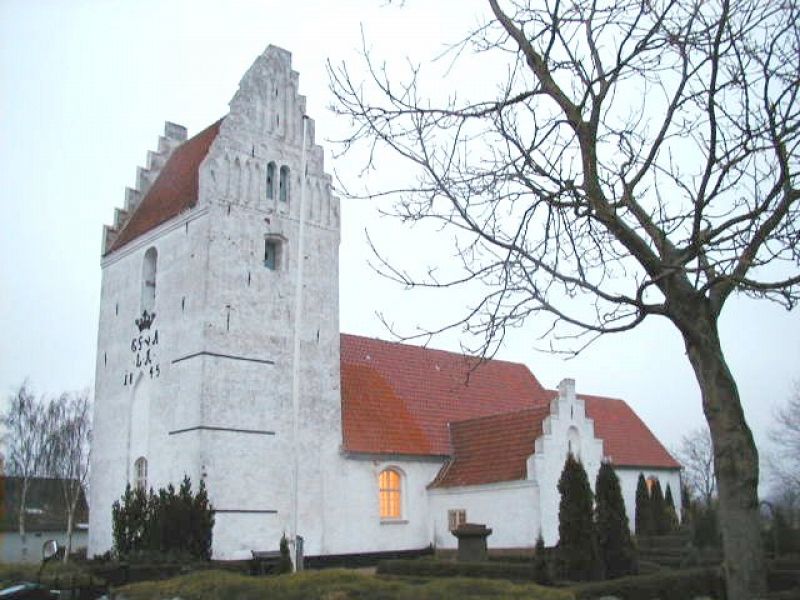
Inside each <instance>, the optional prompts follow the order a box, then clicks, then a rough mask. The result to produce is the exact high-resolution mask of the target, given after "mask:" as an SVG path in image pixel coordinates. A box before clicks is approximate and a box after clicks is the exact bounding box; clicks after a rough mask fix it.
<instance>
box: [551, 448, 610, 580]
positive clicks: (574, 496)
mask: <svg viewBox="0 0 800 600" xmlns="http://www.w3.org/2000/svg"><path fill="white" fill-rule="evenodd" d="M558 491H559V493H560V494H561V501H560V503H559V505H558V536H559V542H558V550H559V558H560V560H561V563H562V564H563V566H564V569H565V573H564V574H565V576H566V577H568V578H569V579H575V580H585V579H594V578H596V577H597V576H598V575H599V571H600V561H599V557H598V551H597V536H596V533H595V528H594V520H593V519H592V512H593V511H592V490H591V488H590V487H589V478H588V477H587V476H586V471H585V470H584V468H583V465H582V464H581V463H580V462H578V461H577V460H575V458H574V457H573V456H572V453H569V454H568V455H567V460H566V462H565V463H564V470H563V471H562V472H561V478H560V479H559V481H558Z"/></svg>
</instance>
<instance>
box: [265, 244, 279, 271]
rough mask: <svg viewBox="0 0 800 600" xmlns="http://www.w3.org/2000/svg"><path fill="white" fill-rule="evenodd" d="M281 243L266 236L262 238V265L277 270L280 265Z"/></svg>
mask: <svg viewBox="0 0 800 600" xmlns="http://www.w3.org/2000/svg"><path fill="white" fill-rule="evenodd" d="M280 250H281V245H280V242H279V241H278V240H275V239H271V238H267V239H266V240H264V266H265V267H267V268H268V269H269V270H270V271H277V270H278V267H279V266H280Z"/></svg>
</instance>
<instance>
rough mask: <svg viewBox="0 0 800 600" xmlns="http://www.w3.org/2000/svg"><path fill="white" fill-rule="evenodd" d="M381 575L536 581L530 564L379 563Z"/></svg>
mask: <svg viewBox="0 0 800 600" xmlns="http://www.w3.org/2000/svg"><path fill="white" fill-rule="evenodd" d="M377 572H378V573H379V574H381V575H405V576H413V577H483V578H486V579H508V580H510V581H533V580H534V575H535V573H534V570H533V569H531V565H530V563H529V564H521V563H510V562H509V563H504V562H498V561H491V562H488V561H487V562H455V561H449V560H439V559H428V558H421V559H416V560H383V561H381V562H379V563H378V569H377Z"/></svg>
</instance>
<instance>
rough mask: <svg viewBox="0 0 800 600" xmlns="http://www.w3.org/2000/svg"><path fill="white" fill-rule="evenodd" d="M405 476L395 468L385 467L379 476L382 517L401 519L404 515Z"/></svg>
mask: <svg viewBox="0 0 800 600" xmlns="http://www.w3.org/2000/svg"><path fill="white" fill-rule="evenodd" d="M402 484H403V478H402V476H401V475H400V472H399V471H397V470H395V469H384V470H383V471H381V474H380V476H379V477H378V492H379V495H380V505H381V519H399V518H400V517H401V516H402V508H403V507H402V502H401V499H402V492H403V488H402Z"/></svg>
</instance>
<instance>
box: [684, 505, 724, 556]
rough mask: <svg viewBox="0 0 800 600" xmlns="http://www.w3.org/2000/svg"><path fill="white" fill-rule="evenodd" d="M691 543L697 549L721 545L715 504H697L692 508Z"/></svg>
mask: <svg viewBox="0 0 800 600" xmlns="http://www.w3.org/2000/svg"><path fill="white" fill-rule="evenodd" d="M691 519H692V526H693V527H692V543H693V544H694V545H695V546H696V547H698V548H706V547H714V548H718V547H719V546H720V545H721V538H720V531H719V524H718V523H717V503H716V502H712V503H711V504H710V505H709V506H705V505H703V504H701V503H697V504H695V505H694V507H693V508H692V517H691Z"/></svg>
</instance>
